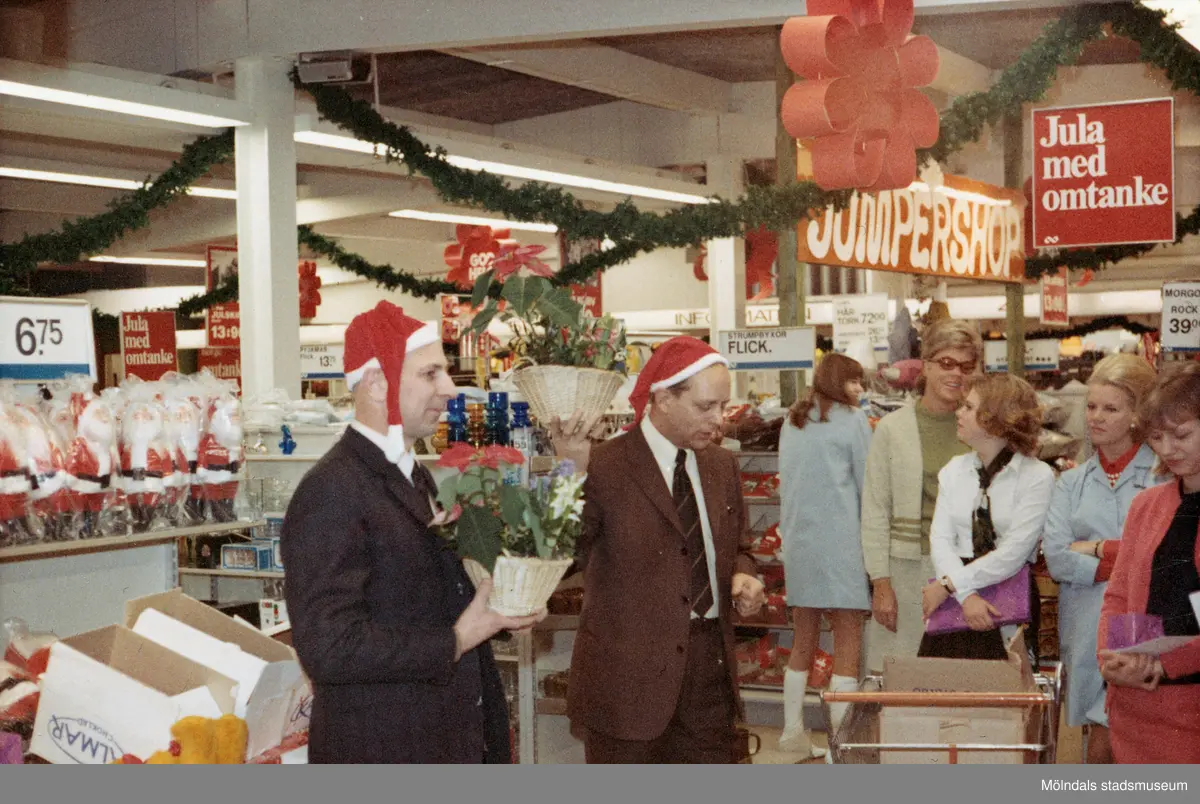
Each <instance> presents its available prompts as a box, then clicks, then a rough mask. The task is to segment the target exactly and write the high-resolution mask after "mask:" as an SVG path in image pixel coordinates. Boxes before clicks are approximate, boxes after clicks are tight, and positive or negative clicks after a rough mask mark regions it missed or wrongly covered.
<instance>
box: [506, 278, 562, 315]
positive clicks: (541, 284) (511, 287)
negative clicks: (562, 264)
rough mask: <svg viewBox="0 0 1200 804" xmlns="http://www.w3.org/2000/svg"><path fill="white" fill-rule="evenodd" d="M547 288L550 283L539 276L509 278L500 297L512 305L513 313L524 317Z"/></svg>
mask: <svg viewBox="0 0 1200 804" xmlns="http://www.w3.org/2000/svg"><path fill="white" fill-rule="evenodd" d="M549 287H550V283H549V282H547V281H546V280H545V279H542V278H541V277H540V276H510V277H509V278H508V281H506V282H505V283H504V290H503V291H501V293H500V295H501V296H502V297H503V298H504V300H505V301H507V302H508V303H509V304H510V305H512V308H513V312H515V313H516V314H517V315H519V316H522V317H524V316H526V315H528V314H529V311H530V310H532V309H533V306H534V305H535V304H536V303H537V301H538V299H539V298H540V297H541V295H542V294H543V293H545V292H546V289H547V288H549Z"/></svg>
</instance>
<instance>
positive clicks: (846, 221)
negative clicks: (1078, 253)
mask: <svg viewBox="0 0 1200 804" xmlns="http://www.w3.org/2000/svg"><path fill="white" fill-rule="evenodd" d="M1024 215H1025V196H1024V195H1022V194H1021V193H1020V192H1019V191H1016V190H1008V189H1005V188H1003V187H995V186H993V185H990V184H984V183H983V182H977V181H972V180H971V179H966V178H963V177H961V176H944V177H943V183H942V184H941V185H939V186H931V185H929V184H926V183H924V182H914V183H913V184H910V185H909V186H908V187H905V188H903V189H901V190H888V191H885V192H881V193H872V194H862V193H854V194H853V195H852V196H851V198H850V204H849V206H847V207H846V208H845V209H842V210H838V211H834V209H833V207H832V206H829V207H826V209H825V213H824V214H823V215H821V216H819V217H816V218H813V219H809V220H806V221H801V222H800V224H799V225H798V227H797V232H796V234H797V237H796V239H797V244H798V248H797V249H796V251H797V256H798V258H799V259H800V260H801V261H802V262H812V263H818V264H821V265H845V266H849V267H851V268H870V269H871V270H874V271H898V272H901V273H910V274H926V275H931V276H938V277H945V278H962V279H980V280H987V281H992V282H1022V281H1024V279H1025V253H1024V239H1025V234H1024V226H1025V221H1024Z"/></svg>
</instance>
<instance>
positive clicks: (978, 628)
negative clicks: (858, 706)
mask: <svg viewBox="0 0 1200 804" xmlns="http://www.w3.org/2000/svg"><path fill="white" fill-rule="evenodd" d="M1041 427H1042V410H1041V407H1040V406H1039V405H1038V398H1037V393H1036V392H1035V391H1034V390H1033V388H1032V387H1031V386H1030V385H1029V383H1027V382H1025V380H1023V379H1021V378H1020V377H1016V376H1014V375H1012V374H988V375H986V376H983V377H979V378H977V379H975V380H974V381H973V382H972V383H971V388H970V392H969V393H968V394H967V398H966V400H965V401H964V402H963V405H962V407H961V408H959V410H958V437H959V439H960V440H961V441H962V442H963V443H964V444H966V445H967V446H969V447H970V448H971V450H972V451H971V452H969V453H967V454H966V455H960V456H958V457H956V458H954V459H953V460H951V461H950V462H949V463H948V464H946V466H945V468H943V469H942V471H941V472H940V473H939V474H938V499H937V509H936V510H935V511H934V514H933V525H932V527H931V529H930V533H929V541H930V546H931V549H932V552H933V566H934V572H935V580H933V581H931V582H930V583H929V584H927V585H926V586H925V588H924V590H923V592H922V597H923V600H922V610H923V612H924V615H925V617H926V618H929V617H930V616H931V615H933V613H934V612H935V611H936V610H937V609H938V608H939V607H940V606H941V605H942V604H943V603H944V602H945V601H946V600H947V598H949V597H950V596H951V595H953V596H954V597H955V599H956V600H957V601H958V603H959V605H961V606H962V613H963V616H964V618H965V620H966V624H967V626H968V627H969V630H966V631H950V632H948V633H939V634H932V633H926V634H925V636H924V638H923V639H922V640H921V648H920V650H919V652H918V655H919V656H941V657H945V658H951V659H1003V658H1005V656H1006V655H1007V653H1006V650H1005V642H1006V640H1007V639H1009V638H1010V637H1011V635H1012V634H1013V633H1014V632H1015V631H1016V629H1017V625H1016V624H1015V623H1007V624H1003V627H1000V626H998V624H997V622H996V619H997V618H999V617H1001V616H1002V615H1003V614H1004V612H1002V611H1001V610H999V609H997V608H996V606H994V605H992V604H991V603H989V602H987V601H986V600H984V599H983V597H981V596H980V594H979V593H980V592H981V591H983V590H984V589H985V588H987V587H989V586H994V585H996V584H998V583H1001V582H1004V581H1008V580H1009V579H1011V578H1013V577H1014V576H1015V575H1017V574H1018V573H1020V572H1021V571H1022V569H1023V568H1024V567H1026V565H1027V564H1029V563H1031V562H1032V561H1033V559H1034V556H1035V555H1036V552H1037V544H1038V539H1039V538H1040V537H1041V535H1042V526H1043V525H1044V524H1045V521H1046V512H1047V511H1048V510H1049V508H1050V496H1051V494H1052V493H1053V491H1054V470H1052V469H1051V468H1050V467H1049V466H1047V465H1046V464H1044V463H1042V462H1041V461H1040V460H1038V459H1037V458H1036V457H1034V453H1035V452H1036V451H1037V439H1038V433H1039V432H1040V430H1041ZM1028 577H1029V581H1028V583H1027V587H1028V589H1027V590H1026V591H1025V592H1024V593H1025V594H1028V595H1029V601H1030V612H1029V613H1030V616H1031V618H1032V624H1033V628H1032V629H1031V630H1032V633H1034V634H1036V633H1037V614H1038V605H1037V590H1036V587H1035V585H1034V584H1033V582H1032V577H1031V576H1028ZM1033 647H1035V648H1036V645H1035V646H1033Z"/></svg>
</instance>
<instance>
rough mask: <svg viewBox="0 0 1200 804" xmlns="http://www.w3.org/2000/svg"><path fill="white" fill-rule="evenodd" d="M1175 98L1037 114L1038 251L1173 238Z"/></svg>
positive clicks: (1035, 206) (1035, 233)
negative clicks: (1040, 249) (1041, 249)
mask: <svg viewBox="0 0 1200 804" xmlns="http://www.w3.org/2000/svg"><path fill="white" fill-rule="evenodd" d="M1174 120H1175V113H1174V101H1173V100H1172V99H1171V98H1162V99H1156V100H1141V101H1127V102H1122V103H1108V104H1101V105H1096V106H1069V107H1059V108H1053V109H1035V110H1034V112H1033V126H1032V128H1033V183H1032V187H1033V198H1032V199H1030V200H1031V202H1032V203H1033V244H1034V246H1035V247H1037V248H1064V247H1071V246H1102V245H1117V244H1121V243H1159V242H1171V241H1174V240H1175V190H1174V177H1175V127H1174Z"/></svg>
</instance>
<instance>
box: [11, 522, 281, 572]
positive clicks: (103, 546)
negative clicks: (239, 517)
mask: <svg viewBox="0 0 1200 804" xmlns="http://www.w3.org/2000/svg"><path fill="white" fill-rule="evenodd" d="M266 524H267V523H266V522H265V521H264V520H261V519H255V520H247V521H239V522H213V523H210V524H206V525H195V526H192V527H186V528H170V529H168V530H156V531H151V532H150V533H134V534H130V535H127V536H105V537H103V538H99V539H76V540H74V541H69V542H45V543H42V544H23V545H18V546H16V547H3V548H0V564H6V563H11V562H14V561H36V560H38V559H43V558H55V557H57V556H64V555H84V554H87V553H102V552H107V551H111V550H129V549H131V548H135V547H148V546H150V545H155V544H165V543H166V542H173V541H175V540H176V539H180V538H185V537H188V536H205V535H209V534H220V533H230V532H233V531H239V530H247V529H249V528H255V527H262V526H264V525H266Z"/></svg>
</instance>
